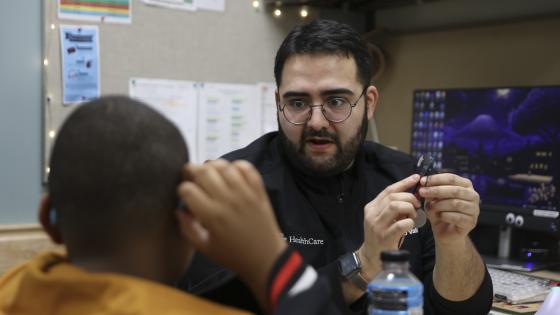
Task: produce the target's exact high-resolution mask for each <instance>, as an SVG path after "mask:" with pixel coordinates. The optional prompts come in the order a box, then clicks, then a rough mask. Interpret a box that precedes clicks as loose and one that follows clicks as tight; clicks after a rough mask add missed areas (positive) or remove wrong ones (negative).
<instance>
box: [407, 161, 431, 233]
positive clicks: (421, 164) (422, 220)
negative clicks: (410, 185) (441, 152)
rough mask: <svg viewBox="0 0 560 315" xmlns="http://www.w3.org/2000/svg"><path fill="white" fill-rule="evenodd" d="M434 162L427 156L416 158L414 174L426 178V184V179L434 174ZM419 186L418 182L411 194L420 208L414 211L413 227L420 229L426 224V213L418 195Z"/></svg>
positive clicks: (422, 200)
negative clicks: (417, 201)
mask: <svg viewBox="0 0 560 315" xmlns="http://www.w3.org/2000/svg"><path fill="white" fill-rule="evenodd" d="M434 162H435V160H434V159H433V158H432V157H431V156H429V155H421V156H420V158H418V162H417V163H416V173H417V174H419V175H420V178H422V177H425V176H428V177H427V178H426V183H428V178H429V176H430V175H433V174H435V173H436V171H435V167H434ZM420 187H421V185H420V181H419V182H418V184H416V187H414V190H413V191H412V193H413V194H414V196H416V198H418V200H420V203H421V206H420V208H418V209H416V210H417V211H416V218H415V219H414V227H417V228H418V227H421V226H423V225H424V224H426V212H425V210H424V198H422V197H420V195H419V194H418V190H419V189H420Z"/></svg>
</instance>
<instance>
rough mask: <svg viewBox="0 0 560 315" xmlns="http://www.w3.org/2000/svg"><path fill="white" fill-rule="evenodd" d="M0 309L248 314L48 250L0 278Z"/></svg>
mask: <svg viewBox="0 0 560 315" xmlns="http://www.w3.org/2000/svg"><path fill="white" fill-rule="evenodd" d="M0 314H1V315H4V314H10V315H20V314H41V315H48V314H57V315H76V314H80V315H82V314H84V315H85V314H111V315H113V314H158V315H159V314H162V315H164V314H181V315H190V314H212V315H242V314H248V313H245V312H242V311H239V310H236V309H233V308H230V307H226V306H222V305H218V304H215V303H213V302H210V301H206V300H204V299H201V298H198V297H196V296H193V295H190V294H186V293H184V292H181V291H179V290H176V289H174V288H171V287H167V286H164V285H162V284H158V283H155V282H152V281H148V280H143V279H140V278H136V277H131V276H125V275H121V274H110V273H91V272H87V271H85V270H83V269H80V268H77V267H76V266H73V265H71V264H70V263H68V261H67V260H66V259H65V257H64V256H61V255H59V254H55V253H45V254H42V255H39V256H37V257H36V258H34V259H32V260H30V261H29V262H27V263H24V264H22V265H20V266H18V267H16V268H15V269H13V270H11V271H9V272H8V273H6V274H5V275H4V276H3V277H2V278H0Z"/></svg>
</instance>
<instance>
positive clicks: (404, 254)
mask: <svg viewBox="0 0 560 315" xmlns="http://www.w3.org/2000/svg"><path fill="white" fill-rule="evenodd" d="M409 257H410V253H409V252H408V251H407V250H403V249H401V250H386V251H382V252H381V261H384V262H385V261H408V258H409Z"/></svg>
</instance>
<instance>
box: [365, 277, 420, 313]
mask: <svg viewBox="0 0 560 315" xmlns="http://www.w3.org/2000/svg"><path fill="white" fill-rule="evenodd" d="M422 291H423V290H422V285H421V284H420V283H418V284H415V285H411V286H400V287H399V286H397V287H394V286H387V285H375V284H373V283H370V286H369V299H370V306H371V310H370V314H373V315H381V314H411V315H412V314H415V315H416V314H418V315H421V314H422V313H423V307H422V306H423V295H422Z"/></svg>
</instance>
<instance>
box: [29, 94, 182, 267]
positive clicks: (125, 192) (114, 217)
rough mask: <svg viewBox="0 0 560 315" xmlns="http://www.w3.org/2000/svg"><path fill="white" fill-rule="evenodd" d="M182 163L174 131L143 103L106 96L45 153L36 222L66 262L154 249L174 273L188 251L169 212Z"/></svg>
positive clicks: (68, 124) (74, 118)
mask: <svg viewBox="0 0 560 315" xmlns="http://www.w3.org/2000/svg"><path fill="white" fill-rule="evenodd" d="M186 162H188V153H187V148H186V145H185V143H184V140H183V138H182V136H181V134H180V132H179V131H178V130H177V128H176V127H175V126H174V125H173V124H172V123H171V122H170V121H168V120H167V119H166V118H164V117H163V116H162V115H160V114H159V113H157V112H156V111H154V110H152V109H151V108H149V107H148V106H146V105H145V104H143V103H141V102H139V101H135V100H132V99H130V98H127V97H122V96H109V97H101V98H99V99H97V100H94V101H91V102H88V103H86V104H83V105H79V108H77V109H76V110H75V111H74V112H73V113H72V114H71V115H70V117H69V118H68V119H67V120H66V121H65V122H64V124H63V126H62V127H61V129H60V131H59V133H58V136H57V139H56V142H55V144H54V147H53V150H52V154H51V160H50V173H49V181H48V190H49V196H48V197H47V198H46V199H45V200H44V201H43V203H42V206H41V208H42V209H41V211H40V213H41V215H40V217H41V223H42V224H43V226H44V227H45V230H47V232H48V233H49V234H50V235H51V237H52V238H53V240H55V241H57V242H60V243H64V244H65V245H66V247H67V251H68V255H69V258H70V260H71V261H92V260H100V259H104V258H105V257H112V258H111V259H113V260H114V259H115V257H119V259H121V258H122V257H123V256H124V257H126V253H128V252H131V253H132V252H134V253H135V254H138V252H142V251H153V255H158V256H161V259H162V261H163V260H165V259H170V258H172V259H175V260H177V261H178V262H177V263H176V264H177V265H176V266H175V268H176V269H181V270H178V271H177V272H179V273H180V272H182V271H184V268H185V267H186V264H187V262H188V259H189V258H190V254H191V252H192V250H190V248H189V246H188V243H187V242H186V241H185V240H184V239H183V237H182V236H181V233H180V232H179V230H178V226H177V221H176V219H175V213H174V211H175V209H176V208H177V203H178V197H177V193H176V189H177V186H178V184H179V182H180V181H181V170H182V167H183V165H184V164H185V163H186ZM52 218H56V220H55V221H56V222H53V221H54V220H52ZM125 259H126V258H125ZM139 263H141V262H139ZM165 263H166V264H168V263H169V262H165ZM181 265H182V266H181Z"/></svg>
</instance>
